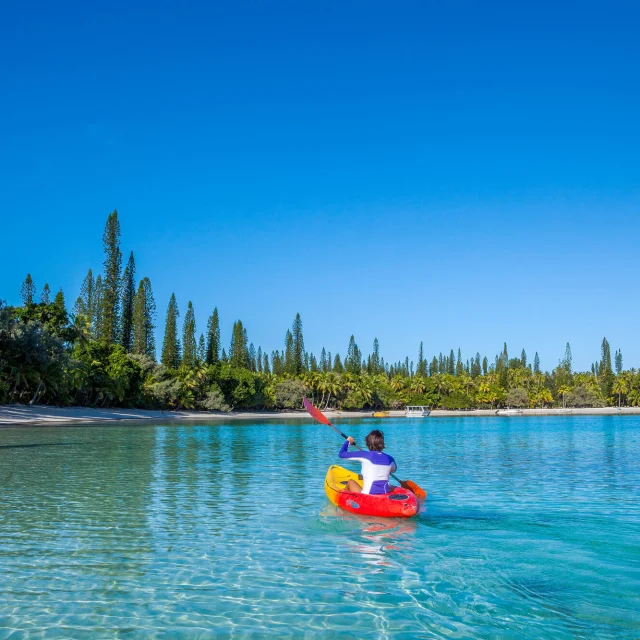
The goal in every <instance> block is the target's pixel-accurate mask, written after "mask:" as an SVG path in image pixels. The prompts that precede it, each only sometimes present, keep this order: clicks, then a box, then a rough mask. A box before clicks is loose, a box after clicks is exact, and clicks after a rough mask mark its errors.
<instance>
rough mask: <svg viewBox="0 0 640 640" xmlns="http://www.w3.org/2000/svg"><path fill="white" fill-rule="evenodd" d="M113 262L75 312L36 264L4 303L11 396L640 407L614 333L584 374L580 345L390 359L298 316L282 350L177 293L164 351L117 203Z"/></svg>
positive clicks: (110, 244)
mask: <svg viewBox="0 0 640 640" xmlns="http://www.w3.org/2000/svg"><path fill="white" fill-rule="evenodd" d="M103 248H104V262H103V270H102V273H99V274H97V275H96V276H94V273H93V271H92V270H91V269H89V270H88V272H87V275H86V277H85V278H84V280H83V282H82V286H81V288H80V291H79V295H78V297H77V298H76V300H75V302H74V304H73V305H72V308H71V310H70V311H69V310H68V309H67V304H66V301H65V296H64V293H63V291H62V290H59V291H58V292H57V293H56V294H55V296H53V299H52V292H51V289H50V287H49V285H48V284H44V286H43V288H42V290H41V293H40V296H39V297H37V290H36V285H35V283H34V282H33V279H32V277H31V275H30V274H28V275H27V276H26V278H25V280H24V282H23V283H22V287H21V291H20V294H21V299H22V304H21V305H20V306H15V307H13V306H8V305H7V304H6V303H4V302H1V301H0V402H2V403H8V402H30V403H35V402H39V403H49V404H56V405H83V406H101V407H106V406H127V407H142V408H175V409H207V410H220V411H230V410H232V409H292V408H299V407H300V403H301V397H302V395H303V393H306V394H307V395H309V396H311V397H312V398H313V399H314V400H315V402H317V403H318V404H319V405H321V406H322V407H323V408H329V407H336V408H342V409H381V408H401V407H403V406H405V405H406V404H421V405H428V406H431V407H442V408H448V409H472V408H495V407H500V406H514V407H549V406H576V407H577V406H605V405H613V404H617V405H632V406H640V373H639V372H637V371H636V370H635V369H631V370H624V368H623V358H622V352H621V350H620V349H618V350H616V351H615V354H614V356H613V358H612V355H611V348H610V346H609V343H608V341H607V339H606V338H604V339H603V341H602V344H601V347H600V358H599V359H598V360H597V361H595V362H594V363H593V364H592V366H591V370H590V371H586V372H575V371H574V370H573V362H572V355H571V347H570V345H569V343H567V345H566V349H565V353H564V356H563V357H562V358H561V359H560V360H559V361H558V364H557V366H556V367H554V368H553V369H552V370H551V371H547V372H544V371H542V370H541V368H540V358H539V356H538V353H537V352H536V354H535V356H534V358H533V361H532V362H530V361H529V359H528V357H527V354H526V352H525V350H524V349H523V350H522V351H521V353H520V355H519V356H516V357H510V355H509V352H508V350H507V345H506V343H505V344H504V345H503V348H502V350H501V351H500V352H499V353H498V354H497V355H496V356H495V357H494V358H493V359H492V360H489V359H488V358H487V357H486V356H484V357H483V356H481V355H480V353H476V354H475V356H472V357H470V358H467V359H463V356H462V353H461V350H460V349H457V352H456V351H454V349H451V350H450V351H449V352H448V353H446V352H445V353H439V354H437V355H434V356H433V357H432V358H431V359H429V358H428V357H427V356H425V353H424V345H423V343H422V342H421V343H420V345H419V347H418V350H417V358H416V360H415V361H414V360H411V359H410V358H409V357H406V358H405V359H404V360H400V361H397V362H386V361H385V359H384V358H383V357H382V355H381V353H380V345H379V342H378V339H377V338H376V339H375V340H374V342H373V345H372V349H371V352H370V353H368V354H367V355H366V356H365V354H364V353H363V351H361V350H360V348H359V346H358V344H357V343H356V341H355V337H354V336H353V335H352V336H351V337H350V339H349V342H348V346H347V351H346V355H345V356H344V358H343V357H341V356H340V354H339V353H335V354H332V353H331V352H330V351H328V350H326V349H325V348H324V347H323V348H322V350H321V352H320V354H319V355H318V356H317V357H316V355H315V354H313V353H310V352H309V351H308V350H306V349H305V343H304V335H303V326H302V319H301V318H300V314H296V316H295V318H294V320H293V323H292V326H291V328H290V329H287V331H286V333H285V337H284V346H283V348H282V349H276V350H273V351H271V352H270V353H268V352H267V350H263V349H262V347H261V346H258V347H257V348H256V346H255V345H254V344H253V343H252V342H250V340H249V337H248V332H247V328H246V327H245V326H244V324H243V323H242V321H241V320H236V321H235V322H234V323H233V328H232V332H231V340H230V343H229V345H228V348H225V347H223V345H222V344H221V340H220V317H219V313H218V309H217V307H216V308H214V309H213V310H212V312H211V314H210V316H209V318H208V321H207V325H206V330H205V331H203V332H201V333H200V334H199V335H198V332H197V328H196V320H195V312H194V307H193V303H192V301H188V304H187V308H186V311H185V313H184V318H183V320H182V323H181V325H180V317H181V316H180V310H179V308H178V303H177V300H176V296H175V294H172V295H171V297H170V299H169V303H168V306H167V311H166V315H165V319H164V334H163V341H162V345H161V349H160V358H159V361H158V360H157V348H156V343H155V331H156V323H157V311H156V304H155V300H154V296H153V291H152V286H151V280H150V279H149V278H148V277H146V276H145V277H142V278H140V279H139V280H137V270H136V263H135V258H134V254H133V252H130V254H129V258H128V260H127V263H126V265H125V266H124V269H123V259H122V251H121V247H120V221H119V218H118V213H117V211H114V212H113V213H111V214H110V215H109V216H108V218H107V222H106V225H105V229H104V234H103Z"/></svg>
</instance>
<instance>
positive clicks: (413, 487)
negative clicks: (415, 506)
mask: <svg viewBox="0 0 640 640" xmlns="http://www.w3.org/2000/svg"><path fill="white" fill-rule="evenodd" d="M400 484H401V485H402V488H403V489H409V491H412V492H413V493H414V494H415V496H416V498H418V499H420V500H426V498H427V492H426V491H425V490H424V489H423V488H422V487H421V486H419V485H417V484H416V483H415V482H413V480H403V481H402V482H401V483H400Z"/></svg>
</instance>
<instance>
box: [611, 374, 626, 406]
mask: <svg viewBox="0 0 640 640" xmlns="http://www.w3.org/2000/svg"><path fill="white" fill-rule="evenodd" d="M611 391H612V392H613V393H617V394H618V409H619V408H620V405H621V404H622V394H623V393H624V394H625V395H626V394H627V393H628V392H629V388H628V387H627V381H626V380H625V379H624V378H623V377H622V376H617V377H616V379H615V380H614V381H613V387H612V388H611Z"/></svg>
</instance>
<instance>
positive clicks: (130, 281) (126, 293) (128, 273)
mask: <svg viewBox="0 0 640 640" xmlns="http://www.w3.org/2000/svg"><path fill="white" fill-rule="evenodd" d="M135 277H136V261H135V259H134V257H133V251H132V252H131V254H130V255H129V260H128V262H127V266H126V267H125V268H124V274H123V276H122V301H121V309H122V312H121V316H120V344H121V345H122V346H123V347H124V348H125V349H126V350H127V351H128V352H131V350H132V349H133V306H134V305H133V303H134V298H135V295H136V281H135Z"/></svg>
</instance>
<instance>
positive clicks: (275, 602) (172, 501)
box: [0, 416, 640, 638]
mask: <svg viewBox="0 0 640 640" xmlns="http://www.w3.org/2000/svg"><path fill="white" fill-rule="evenodd" d="M374 425H375V426H376V427H379V428H383V429H384V431H385V434H386V440H387V445H388V450H389V452H390V453H391V454H392V455H394V456H395V457H396V459H397V461H398V465H399V475H400V477H409V478H411V479H413V480H415V481H417V482H419V483H420V484H421V485H422V486H424V487H425V488H426V489H427V490H428V491H429V498H428V501H427V503H426V508H425V510H424V511H423V512H422V513H421V514H420V515H419V516H418V517H417V518H415V519H413V520H408V521H398V520H395V521H394V520H391V521H390V520H384V519H376V518H361V517H356V516H352V515H349V514H345V513H343V512H340V511H338V510H337V509H335V508H334V507H332V506H331V505H329V503H328V501H327V499H326V497H325V494H324V489H323V479H324V474H325V472H326V469H327V467H328V466H329V464H331V463H333V462H335V461H336V459H337V457H336V456H337V451H338V448H339V446H340V441H339V439H338V440H336V439H335V434H334V433H333V432H332V431H331V430H330V429H328V428H327V427H322V426H319V425H313V424H311V423H310V422H306V421H305V422H303V421H300V422H289V423H286V424H278V423H276V422H272V421H270V422H267V423H263V424H258V423H243V422H237V423H233V424H229V425H211V426H201V425H188V426H185V425H171V426H166V425H164V426H157V427H153V426H135V427H132V426H118V427H113V426H108V427H103V428H98V427H69V428H60V427H56V428H26V429H5V430H0V482H1V483H2V489H3V497H2V500H1V501H0V638H5V637H16V638H18V637H23V636H24V635H25V632H27V631H29V632H31V633H32V635H30V636H29V637H43V636H44V637H47V638H55V637H75V638H83V637H86V638H89V637H91V638H95V637H123V638H125V637H126V638H129V637H133V638H135V637H145V638H147V637H154V636H155V637H162V638H168V637H172V638H175V637H187V638H198V637H203V638H204V637H211V636H212V635H213V634H212V631H215V633H216V637H220V638H224V637H238V638H240V637H260V636H262V635H264V634H265V633H267V632H268V633H272V634H274V635H278V636H280V637H305V636H306V637H314V636H316V635H318V634H319V633H320V632H325V633H326V632H330V633H327V635H337V634H340V635H341V637H345V638H349V637H352V638H367V637H369V638H385V637H393V638H445V637H446V638H470V637H473V638H638V637H640V471H639V469H640V420H639V419H638V418H636V417H618V416H615V417H577V416H576V417H567V416H563V417H558V418H553V417H550V418H495V419H492V418H461V419H454V418H451V419H435V418H430V419H426V420H407V419H404V418H403V419H399V420H382V421H380V420H378V421H374V420H373V419H371V420H364V421H358V422H355V421H354V422H347V421H345V422H343V423H342V425H341V426H342V428H343V430H345V431H346V432H349V433H352V434H353V435H354V436H356V437H357V438H359V439H360V440H362V437H363V435H365V434H366V433H367V432H368V431H369V430H370V429H371V428H373V426H374ZM34 632H35V633H34Z"/></svg>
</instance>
